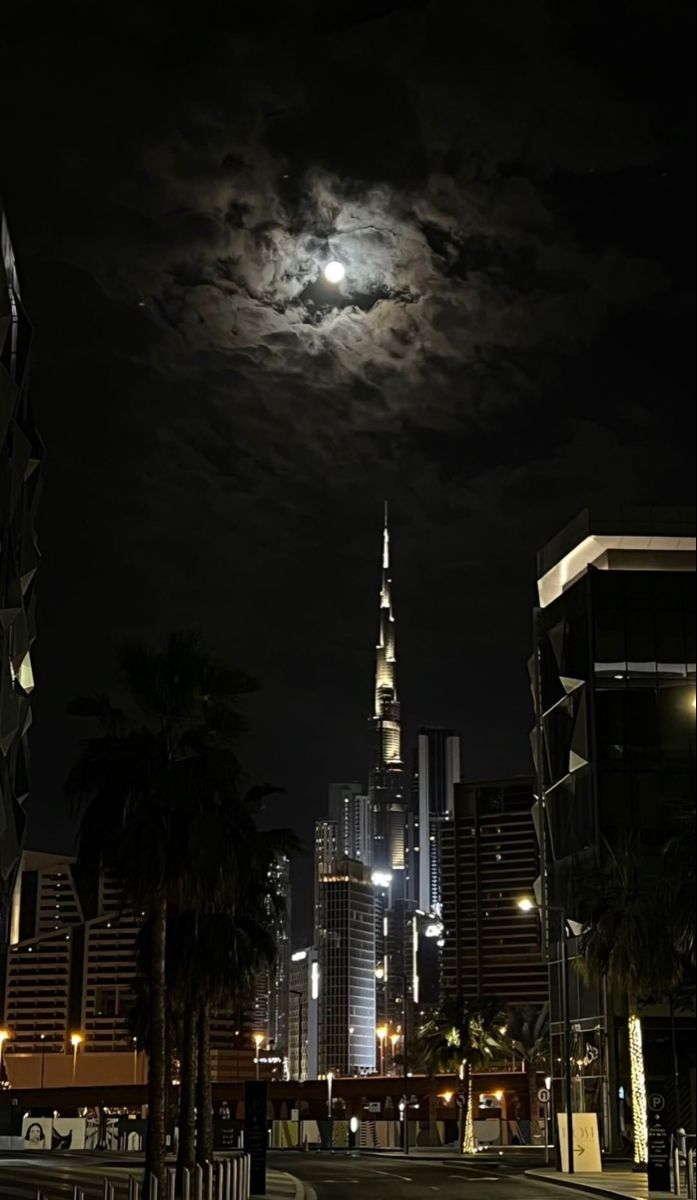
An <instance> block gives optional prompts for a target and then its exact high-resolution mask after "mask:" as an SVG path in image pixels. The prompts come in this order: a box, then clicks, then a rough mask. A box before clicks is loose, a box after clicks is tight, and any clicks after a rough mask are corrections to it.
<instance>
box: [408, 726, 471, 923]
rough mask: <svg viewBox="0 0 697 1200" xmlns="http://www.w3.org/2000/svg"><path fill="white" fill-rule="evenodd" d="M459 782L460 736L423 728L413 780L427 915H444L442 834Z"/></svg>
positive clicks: (419, 896)
mask: <svg viewBox="0 0 697 1200" xmlns="http://www.w3.org/2000/svg"><path fill="white" fill-rule="evenodd" d="M459 782H460V739H459V737H456V736H455V734H454V733H453V731H452V729H428V728H424V729H420V730H419V733H418V737H417V745H416V752H415V754H414V780H413V790H414V794H415V800H416V812H417V813H418V848H417V849H416V850H415V856H416V859H417V863H416V870H417V879H418V887H417V892H416V895H415V897H414V898H415V899H416V901H417V904H418V907H419V908H420V909H421V910H422V911H423V912H427V913H436V914H439V913H440V912H441V908H442V897H441V833H442V828H443V825H444V824H445V822H446V821H451V820H452V818H453V813H454V809H455V785H456V784H458V783H459Z"/></svg>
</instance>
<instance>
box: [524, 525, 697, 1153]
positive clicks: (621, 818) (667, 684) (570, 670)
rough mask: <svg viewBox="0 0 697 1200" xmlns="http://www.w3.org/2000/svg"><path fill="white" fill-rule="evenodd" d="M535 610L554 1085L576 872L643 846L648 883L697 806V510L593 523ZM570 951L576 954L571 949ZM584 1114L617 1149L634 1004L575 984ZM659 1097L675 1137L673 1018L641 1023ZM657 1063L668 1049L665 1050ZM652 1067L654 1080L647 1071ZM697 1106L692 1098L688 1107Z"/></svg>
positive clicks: (576, 908) (549, 563) (568, 547)
mask: <svg viewBox="0 0 697 1200" xmlns="http://www.w3.org/2000/svg"><path fill="white" fill-rule="evenodd" d="M538 593H539V608H538V609H537V610H536V613H535V631H536V638H535V652H534V655H533V658H532V660H531V678H532V683H533V694H534V697H535V709H536V727H535V734H534V737H533V745H534V750H535V758H536V767H537V792H538V805H537V815H536V819H537V826H538V830H539V833H540V837H541V858H542V866H543V870H542V878H541V881H540V885H539V886H538V889H537V898H538V900H539V901H542V902H543V912H546V914H547V917H548V928H547V930H546V938H545V942H546V945H547V947H548V953H549V958H550V988H551V1018H552V1039H553V1061H554V1064H555V1071H554V1074H555V1077H556V1078H555V1085H556V1087H557V1089H559V1087H560V1082H561V1081H560V1079H559V1078H558V1076H559V1069H558V1064H559V1063H561V1062H562V1061H563V1058H562V1045H563V1027H562V1018H561V982H560V981H561V966H560V933H561V930H560V920H559V914H558V913H557V912H556V911H555V910H553V909H552V908H551V907H550V906H552V905H558V906H562V907H563V908H564V910H565V912H566V914H567V916H568V918H569V919H571V920H572V921H578V920H579V916H580V915H581V914H582V904H583V886H582V883H581V882H580V881H579V878H578V874H577V872H576V870H575V867H576V864H577V863H578V862H579V861H580V860H582V859H585V860H587V861H589V862H591V863H596V864H597V863H599V862H601V861H602V859H603V857H604V855H605V853H606V849H605V848H606V847H607V845H608V843H609V844H615V845H618V844H619V845H621V844H622V839H623V838H626V836H627V835H628V834H630V833H631V834H632V836H634V838H635V839H637V840H638V843H639V845H640V846H641V853H642V856H643V859H644V870H645V871H646V872H647V873H648V872H651V871H652V870H653V864H654V863H657V862H658V861H659V860H660V856H661V853H662V849H663V846H664V845H665V842H666V839H667V838H668V837H669V836H670V830H671V825H672V824H673V821H674V817H675V813H676V810H679V809H680V807H681V806H684V805H688V804H691V805H693V806H694V794H695V514H694V510H693V509H680V508H666V509H646V508H644V509H631V508H617V509H612V510H609V509H601V510H590V511H586V512H583V513H582V514H581V515H580V516H579V517H578V518H577V519H576V520H575V521H573V522H572V523H571V524H570V525H569V526H568V527H567V528H566V529H564V530H563V531H562V532H561V533H560V534H559V535H558V536H557V537H556V538H555V539H554V540H553V541H552V542H550V543H549V544H548V545H547V546H546V547H545V548H544V549H543V550H542V551H541V553H540V555H539V557H538ZM576 945H577V943H576V941H575V939H574V938H572V937H570V938H568V947H569V951H570V954H571V955H573V954H574V953H575V950H576ZM570 978H571V996H570V1011H571V1021H572V1029H573V1044H572V1061H573V1062H575V1063H580V1064H581V1066H580V1067H579V1068H578V1071H577V1072H576V1077H575V1079H574V1091H575V1102H576V1104H577V1106H578V1107H579V1108H583V1110H584V1111H586V1112H593V1111H597V1112H598V1113H599V1114H600V1121H601V1126H602V1128H603V1136H604V1142H605V1144H606V1145H607V1146H611V1145H614V1146H617V1145H619V1140H620V1138H619V1130H620V1125H621V1120H622V1114H621V1111H620V1105H621V1103H622V1101H621V1099H620V1097H621V1096H627V1097H629V1096H630V1095H631V1087H630V1071H629V1054H628V1048H627V1040H626V1034H625V1031H626V1014H625V1013H624V1011H623V1010H624V1006H625V1002H626V998H624V997H616V996H615V997H613V996H612V995H611V994H610V993H609V991H608V990H607V989H603V988H594V987H585V986H583V984H582V981H581V976H580V974H579V973H578V972H576V971H573V970H572V971H571V975H570ZM643 1026H644V1045H645V1054H646V1062H647V1064H648V1070H649V1074H650V1075H653V1076H654V1085H655V1086H652V1081H651V1079H649V1090H650V1091H651V1090H657V1091H660V1092H662V1093H663V1094H664V1095H665V1098H666V1107H667V1113H666V1117H667V1121H668V1126H669V1127H672V1128H675V1127H676V1125H678V1124H680V1121H679V1120H678V1119H677V1114H676V1113H675V1111H674V1100H673V1097H674V1089H673V1088H672V1087H668V1088H666V1087H664V1086H663V1080H662V1079H661V1078H660V1076H661V1074H663V1075H666V1076H667V1075H670V1074H671V1073H672V1069H673V1068H672V1065H670V1063H669V1062H666V1047H669V1046H670V1045H671V1038H672V1030H671V1027H670V1022H669V1019H668V1012H667V1010H666V1011H665V1012H664V1014H663V1015H661V1014H660V1010H654V1012H653V1013H652V1014H651V1015H650V1016H648V1017H646V1019H645V1020H644V1021H643ZM661 1048H662V1049H661ZM678 1058H679V1063H680V1072H679V1073H680V1081H681V1087H682V1088H683V1089H684V1093H685V1094H684V1110H683V1121H685V1114H686V1113H687V1111H689V1106H690V1104H692V1109H693V1114H692V1120H693V1122H694V1101H693V1100H692V1101H691V1100H690V1084H689V1080H690V1074H691V1073H692V1078H693V1079H694V1070H695V1055H694V1022H692V1030H691V1036H689V1032H686V1031H683V1032H682V1033H680V1034H679V1053H678ZM652 1064H653V1065H652ZM692 1095H694V1093H692Z"/></svg>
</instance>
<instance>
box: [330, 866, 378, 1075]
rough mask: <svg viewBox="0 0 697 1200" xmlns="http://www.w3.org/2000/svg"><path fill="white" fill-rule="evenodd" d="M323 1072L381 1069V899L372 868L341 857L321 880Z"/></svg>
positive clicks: (349, 1072)
mask: <svg viewBox="0 0 697 1200" xmlns="http://www.w3.org/2000/svg"><path fill="white" fill-rule="evenodd" d="M319 893H320V916H319V925H318V930H317V934H318V944H317V950H318V962H319V983H320V1000H319V1004H320V1007H319V1072H320V1074H321V1075H326V1074H327V1073H328V1072H330V1071H334V1072H337V1073H338V1074H342V1075H349V1074H351V1075H353V1074H360V1073H362V1072H368V1071H373V1070H374V1069H375V896H374V887H373V883H372V879H371V872H370V869H369V868H368V867H366V866H364V865H363V864H362V863H358V862H355V861H353V860H351V859H337V860H336V862H334V863H333V864H331V865H330V866H329V867H327V868H326V869H325V870H323V872H322V875H321V876H320V881H319Z"/></svg>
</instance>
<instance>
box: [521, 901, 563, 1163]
mask: <svg viewBox="0 0 697 1200" xmlns="http://www.w3.org/2000/svg"><path fill="white" fill-rule="evenodd" d="M518 908H519V909H520V911H521V912H524V913H530V912H533V911H534V910H535V909H536V908H537V905H536V904H535V901H534V900H531V899H530V897H529V896H525V897H524V898H523V899H522V900H519V901H518ZM545 909H546V911H547V912H556V913H558V914H559V921H560V925H561V1009H562V1024H563V1026H564V1060H565V1061H564V1107H565V1109H566V1147H567V1149H566V1157H567V1159H568V1162H567V1171H568V1174H569V1175H573V1174H575V1164H574V1112H573V1080H572V1078H571V1018H570V1015H569V952H568V948H567V945H566V938H567V931H568V922H567V918H566V909H565V908H563V907H562V906H561V905H560V904H546V905H545Z"/></svg>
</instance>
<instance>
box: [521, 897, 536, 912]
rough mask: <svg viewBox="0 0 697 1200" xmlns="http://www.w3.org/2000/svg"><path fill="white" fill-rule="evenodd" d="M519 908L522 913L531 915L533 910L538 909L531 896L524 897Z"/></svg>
mask: <svg viewBox="0 0 697 1200" xmlns="http://www.w3.org/2000/svg"><path fill="white" fill-rule="evenodd" d="M518 908H519V909H520V911H521V912H524V913H529V912H532V911H533V909H535V908H537V905H536V904H535V901H534V900H531V899H530V897H529V896H524V897H523V899H522V900H519V901H518Z"/></svg>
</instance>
